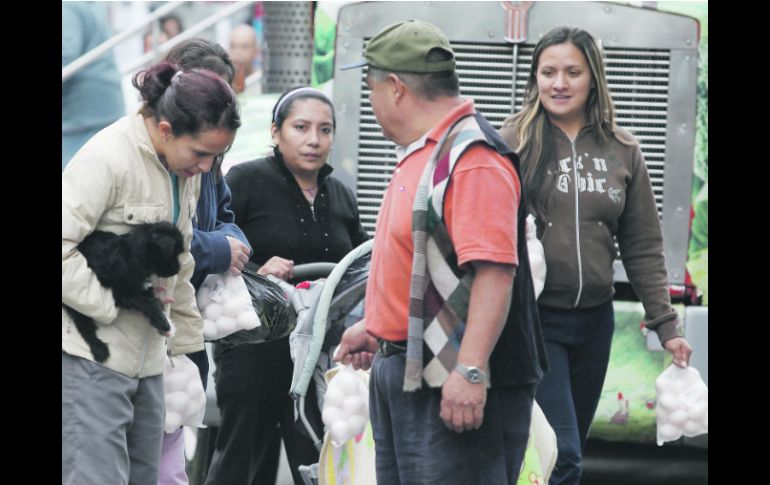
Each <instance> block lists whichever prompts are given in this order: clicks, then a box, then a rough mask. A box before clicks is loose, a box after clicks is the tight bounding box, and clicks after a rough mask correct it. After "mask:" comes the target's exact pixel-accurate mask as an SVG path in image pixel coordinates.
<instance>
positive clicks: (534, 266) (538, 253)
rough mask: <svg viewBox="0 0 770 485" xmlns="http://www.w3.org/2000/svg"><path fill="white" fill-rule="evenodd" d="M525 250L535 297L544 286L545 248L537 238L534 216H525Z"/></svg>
mask: <svg viewBox="0 0 770 485" xmlns="http://www.w3.org/2000/svg"><path fill="white" fill-rule="evenodd" d="M527 252H528V253H529V272H530V273H531V274H532V284H533V286H534V288H535V299H537V297H539V296H540V293H542V292H543V288H545V273H546V267H545V250H544V249H543V243H541V242H540V240H539V239H538V238H537V224H536V223H535V216H533V215H532V214H530V215H528V216H527Z"/></svg>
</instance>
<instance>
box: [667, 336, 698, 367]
mask: <svg viewBox="0 0 770 485" xmlns="http://www.w3.org/2000/svg"><path fill="white" fill-rule="evenodd" d="M663 346H664V347H665V348H666V350H668V351H669V352H671V355H673V356H674V364H675V365H677V366H679V367H682V368H684V367H687V366H688V365H690V355H692V347H690V344H689V343H688V342H687V340H685V339H684V337H674V338H672V339H671V340H666V342H665V343H664V344H663Z"/></svg>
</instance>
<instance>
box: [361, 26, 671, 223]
mask: <svg viewBox="0 0 770 485" xmlns="http://www.w3.org/2000/svg"><path fill="white" fill-rule="evenodd" d="M368 41H369V38H365V39H364V43H365V44H366V43H367V42H368ZM451 44H452V47H453V48H454V50H455V55H456V59H457V72H458V75H459V78H460V93H461V95H462V96H467V97H471V98H473V100H474V103H475V105H476V109H477V110H478V111H480V112H481V113H482V114H483V115H484V116H485V117H486V118H487V120H489V122H490V123H491V124H492V125H493V126H494V127H495V128H500V126H502V124H503V121H504V120H505V118H506V117H508V116H509V115H510V114H511V112H512V111H513V112H516V111H518V110H519V109H521V105H522V102H523V97H524V88H525V86H526V83H527V77H528V76H529V71H530V66H531V64H532V51H533V50H534V45H531V44H519V45H518V46H509V45H505V44H485V43H468V42H464V43H456V42H452V43H451ZM604 61H605V69H606V72H607V79H608V83H609V88H610V92H611V94H612V99H613V101H614V103H615V116H616V121H617V124H618V125H619V126H621V127H623V128H625V129H627V130H628V131H630V132H631V133H633V135H634V136H635V137H636V138H637V139H638V140H639V143H640V145H641V149H642V154H643V155H644V158H645V162H646V164H647V169H648V171H649V174H650V179H651V181H652V186H653V191H654V193H655V201H656V204H657V206H658V213H659V214H661V212H662V207H663V167H664V164H665V155H666V153H665V148H666V115H667V112H666V110H667V104H668V103H667V102H668V84H669V63H670V55H669V51H668V50H656V49H632V48H609V47H605V48H604ZM514 76H515V83H514ZM514 86H515V88H514ZM514 89H515V96H513V94H514ZM369 93H370V91H369V88H368V87H367V86H366V78H365V70H363V69H362V75H361V108H360V142H359V147H358V182H357V186H356V195H357V197H358V206H359V211H360V216H361V222H362V224H363V226H364V228H366V230H367V231H368V232H369V234H374V226H375V222H376V219H377V213H378V211H379V207H380V203H381V201H382V197H383V194H384V192H385V188H386V187H387V185H388V182H389V181H390V178H391V175H392V173H393V170H394V168H395V166H396V156H395V152H394V148H395V145H394V144H393V143H392V142H390V141H388V140H386V139H385V138H384V137H383V136H382V132H381V130H380V127H379V125H378V124H377V120H376V119H375V117H374V113H373V112H372V107H371V104H370V103H369ZM512 99H513V106H512V105H511V100H512Z"/></svg>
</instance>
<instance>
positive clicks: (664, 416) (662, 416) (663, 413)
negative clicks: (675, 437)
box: [655, 406, 671, 425]
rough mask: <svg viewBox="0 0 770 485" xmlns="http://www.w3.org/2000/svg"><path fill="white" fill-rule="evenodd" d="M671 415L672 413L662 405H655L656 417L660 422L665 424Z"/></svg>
mask: <svg viewBox="0 0 770 485" xmlns="http://www.w3.org/2000/svg"><path fill="white" fill-rule="evenodd" d="M670 417H671V413H669V412H668V410H666V408H663V407H661V406H656V407H655V418H656V419H657V421H658V424H659V425H660V424H664V423H668V421H669V418H670Z"/></svg>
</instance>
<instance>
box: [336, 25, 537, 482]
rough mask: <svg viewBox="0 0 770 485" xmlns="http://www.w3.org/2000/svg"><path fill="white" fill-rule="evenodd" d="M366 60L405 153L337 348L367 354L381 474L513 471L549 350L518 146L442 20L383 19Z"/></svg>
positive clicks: (453, 476) (403, 478)
mask: <svg viewBox="0 0 770 485" xmlns="http://www.w3.org/2000/svg"><path fill="white" fill-rule="evenodd" d="M362 66H368V69H369V71H368V73H367V78H366V82H367V85H368V86H369V88H370V90H371V94H370V96H369V99H370V101H371V104H372V109H373V110H374V114H375V116H376V118H377V121H378V123H379V124H380V126H381V127H382V131H383V134H384V135H385V137H386V138H388V139H390V140H392V141H393V142H394V143H396V145H397V148H396V155H397V159H398V164H397V166H396V169H395V172H394V173H393V178H392V180H391V182H390V185H389V186H388V189H387V191H386V193H385V197H384V199H383V203H382V207H381V209H380V214H379V216H378V220H377V228H376V237H375V242H374V249H373V253H372V263H371V270H370V274H369V280H368V283H367V288H366V301H365V309H366V315H365V319H364V320H362V321H361V322H359V323H357V324H356V325H354V326H353V327H351V328H350V329H348V330H347V331H346V332H345V334H344V335H343V338H342V341H341V343H340V348H339V350H338V352H337V355H336V356H335V359H336V360H341V361H342V362H344V363H353V365H354V367H356V368H361V367H363V368H368V367H369V366H371V367H372V372H371V379H370V387H371V393H370V415H371V420H372V429H373V434H374V440H375V450H376V462H377V482H378V483H384V484H441V485H449V484H469V483H485V484H486V483H490V484H492V483H493V484H505V483H507V484H514V483H516V481H517V479H518V475H519V469H520V466H521V463H522V459H523V456H524V451H525V448H526V444H527V438H528V435H529V424H530V418H531V410H532V401H533V396H534V392H535V386H536V384H537V382H538V381H539V380H540V378H541V377H542V371H543V367H544V365H545V362H544V356H545V354H544V349H543V341H542V336H541V334H540V322H539V319H538V316H537V309H536V306H535V296H534V290H533V288H532V278H531V275H530V269H529V259H528V254H527V246H526V240H525V237H524V235H525V234H526V231H525V227H524V224H525V219H526V214H527V210H526V207H525V205H526V203H525V200H524V199H523V198H522V197H521V193H522V190H521V184H520V179H519V169H518V157H517V156H516V155H515V154H514V153H513V152H512V150H511V149H510V148H509V147H508V146H507V145H506V144H505V142H503V141H502V139H501V138H500V137H499V136H498V135H497V133H496V131H495V129H494V128H493V127H492V126H491V125H490V124H489V123H488V122H487V121H486V120H485V119H484V118H483V117H482V116H481V115H480V114H479V113H477V112H476V110H475V108H474V105H473V100H471V99H464V98H461V97H460V95H459V81H458V77H457V73H456V71H455V57H454V52H453V50H452V47H451V46H450V44H449V41H448V40H447V38H446V36H445V35H444V34H443V33H442V32H441V31H440V30H439V29H438V28H436V27H435V26H433V25H431V24H428V23H425V22H421V21H415V20H410V21H407V22H400V23H397V24H394V25H390V26H388V27H385V28H384V29H383V30H382V31H380V33H378V34H377V35H376V36H375V37H374V38H372V39H371V41H370V42H369V44H368V45H367V47H366V52H365V59H363V60H362V61H361V62H358V63H355V64H352V65H349V66H343V67H342V69H349V68H353V67H362ZM519 235H521V237H518V236H519ZM375 353H376V358H375V357H374V354H375ZM372 359H373V364H372Z"/></svg>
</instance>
